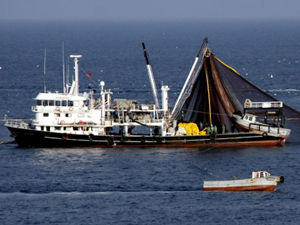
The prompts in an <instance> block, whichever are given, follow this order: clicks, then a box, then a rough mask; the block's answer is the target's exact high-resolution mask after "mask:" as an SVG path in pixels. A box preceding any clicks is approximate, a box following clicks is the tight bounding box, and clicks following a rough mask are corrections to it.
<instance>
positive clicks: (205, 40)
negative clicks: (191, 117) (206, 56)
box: [171, 37, 208, 119]
mask: <svg viewBox="0 0 300 225" xmlns="http://www.w3.org/2000/svg"><path fill="white" fill-rule="evenodd" d="M207 45H208V39H207V37H205V38H204V40H203V43H202V46H201V48H200V50H199V52H198V54H197V56H196V58H195V61H194V63H193V66H192V68H191V70H190V72H189V75H188V77H187V79H186V81H185V83H184V85H183V88H182V90H181V92H180V94H179V96H178V98H177V101H176V103H175V106H174V108H173V110H172V113H171V116H172V118H173V119H174V114H175V112H176V114H177V111H178V109H177V108H178V104H179V102H180V100H181V98H182V95H183V94H184V92H185V91H186V87H187V85H188V83H189V81H190V78H191V76H192V75H193V74H194V71H195V67H196V65H197V63H198V61H199V58H200V55H202V58H203V54H202V52H203V50H204V47H205V46H207Z"/></svg>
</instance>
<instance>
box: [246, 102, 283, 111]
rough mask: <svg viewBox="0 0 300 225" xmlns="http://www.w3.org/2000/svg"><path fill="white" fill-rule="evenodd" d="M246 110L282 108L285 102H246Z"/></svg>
mask: <svg viewBox="0 0 300 225" xmlns="http://www.w3.org/2000/svg"><path fill="white" fill-rule="evenodd" d="M244 107H245V108H248V109H249V108H282V107H283V102H281V101H272V102H251V101H248V102H247V101H246V102H245V105H244Z"/></svg>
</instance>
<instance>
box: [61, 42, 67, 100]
mask: <svg viewBox="0 0 300 225" xmlns="http://www.w3.org/2000/svg"><path fill="white" fill-rule="evenodd" d="M62 64H63V92H64V94H65V93H66V74H65V45H64V42H63V43H62Z"/></svg>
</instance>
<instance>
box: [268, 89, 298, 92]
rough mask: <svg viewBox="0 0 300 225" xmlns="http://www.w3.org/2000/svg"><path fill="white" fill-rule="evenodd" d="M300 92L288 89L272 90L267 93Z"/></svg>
mask: <svg viewBox="0 0 300 225" xmlns="http://www.w3.org/2000/svg"><path fill="white" fill-rule="evenodd" d="M299 91H300V90H298V89H294V88H288V89H281V88H279V89H270V90H267V92H299Z"/></svg>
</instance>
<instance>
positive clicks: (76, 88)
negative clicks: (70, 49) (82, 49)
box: [70, 55, 82, 96]
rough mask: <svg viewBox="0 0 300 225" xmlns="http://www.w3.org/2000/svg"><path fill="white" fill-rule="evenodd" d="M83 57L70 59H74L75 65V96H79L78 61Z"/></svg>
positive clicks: (78, 56) (76, 56)
mask: <svg viewBox="0 0 300 225" xmlns="http://www.w3.org/2000/svg"><path fill="white" fill-rule="evenodd" d="M81 57H82V55H70V58H74V63H75V67H74V69H75V81H74V83H73V85H74V86H73V85H72V86H73V87H72V89H73V88H74V91H73V95H75V96H77V95H78V94H79V65H78V61H79V60H78V59H80V58H81Z"/></svg>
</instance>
